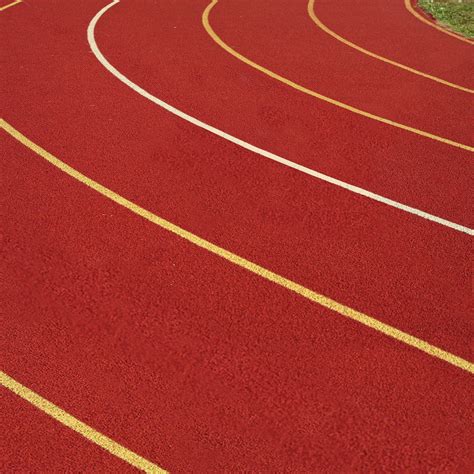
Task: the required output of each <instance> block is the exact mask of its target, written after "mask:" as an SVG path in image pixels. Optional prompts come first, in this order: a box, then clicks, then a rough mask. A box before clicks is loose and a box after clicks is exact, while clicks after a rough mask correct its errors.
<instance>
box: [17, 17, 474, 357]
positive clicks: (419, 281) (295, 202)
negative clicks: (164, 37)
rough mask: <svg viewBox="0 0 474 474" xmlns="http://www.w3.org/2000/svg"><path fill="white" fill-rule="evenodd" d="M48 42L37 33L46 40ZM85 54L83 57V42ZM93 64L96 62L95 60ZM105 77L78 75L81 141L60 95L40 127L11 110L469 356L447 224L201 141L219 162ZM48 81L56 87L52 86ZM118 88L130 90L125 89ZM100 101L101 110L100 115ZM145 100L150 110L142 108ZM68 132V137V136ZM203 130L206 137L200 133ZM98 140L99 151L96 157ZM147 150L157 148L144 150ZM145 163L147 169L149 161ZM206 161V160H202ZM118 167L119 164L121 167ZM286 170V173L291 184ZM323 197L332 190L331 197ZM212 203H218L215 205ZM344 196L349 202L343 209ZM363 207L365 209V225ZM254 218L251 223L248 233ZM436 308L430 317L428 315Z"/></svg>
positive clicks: (78, 155) (214, 236) (110, 173)
mask: <svg viewBox="0 0 474 474" xmlns="http://www.w3.org/2000/svg"><path fill="white" fill-rule="evenodd" d="M76 16H77V15H76ZM43 45H44V41H43V43H42V46H41V47H43ZM50 46H51V47H53V45H50ZM69 54H70V53H69ZM36 55H37V53H36ZM86 57H88V58H90V54H89V55H86ZM56 60H57V58H54V59H53V62H52V63H51V64H50V65H49V66H48V68H46V69H47V71H48V75H49V74H52V75H51V76H49V79H48V80H44V81H41V83H42V84H47V86H48V87H51V88H52V91H54V90H55V87H57V84H58V83H55V82H54V81H55V79H54V77H55V75H54V64H55V61H56ZM61 67H62V66H61ZM81 70H82V71H83V70H84V66H82V67H81ZM99 71H101V69H100V68H98V69H97V72H99ZM94 74H95V73H94ZM101 77H103V76H101V75H99V74H97V77H95V76H94V84H95V87H96V88H98V90H97V91H96V93H97V95H94V97H93V99H92V97H91V96H90V94H91V91H90V90H89V89H90V87H89V84H90V81H91V78H90V76H88V77H87V78H85V85H84V91H86V90H87V91H88V94H89V96H88V99H89V100H91V102H93V103H94V109H96V112H95V115H94V116H90V114H85V115H84V120H83V121H82V120H81V121H80V122H76V123H75V125H76V126H77V124H78V123H80V124H81V126H80V127H79V130H80V135H79V136H80V137H83V136H87V137H88V140H87V141H84V140H81V141H80V142H79V143H78V142H77V140H78V138H75V139H74V137H79V136H78V135H77V134H76V135H75V133H77V128H76V127H74V124H72V123H68V122H64V121H62V123H61V134H57V133H51V131H52V130H54V129H55V127H56V128H57V126H58V125H57V123H58V122H57V119H54V117H51V116H50V115H48V114H49V113H52V110H51V109H53V110H54V107H55V106H58V109H57V111H56V112H55V113H56V114H58V113H59V114H60V113H63V112H62V107H61V106H63V103H61V104H59V103H55V102H54V101H51V103H48V100H47V98H46V100H45V102H42V104H46V105H47V107H48V109H49V110H48V114H47V115H44V114H43V113H42V112H43V111H42V112H41V113H40V116H41V127H38V125H37V123H36V124H35V122H33V121H34V120H35V119H37V118H38V117H39V116H38V115H36V117H35V113H38V112H37V111H36V112H33V111H31V110H30V112H29V113H28V115H25V114H21V115H22V116H21V118H20V117H17V120H20V121H21V122H23V123H24V121H25V120H26V121H28V120H32V122H30V125H29V127H30V129H31V132H32V133H33V135H36V136H41V135H42V134H44V135H43V139H45V140H47V142H48V143H51V144H52V145H53V143H55V144H54V145H53V148H54V149H52V150H51V151H53V152H54V153H55V154H57V155H60V154H61V153H64V154H65V156H66V157H67V160H68V161H69V162H71V164H73V165H75V166H78V167H79V168H80V169H82V170H84V171H85V170H87V172H88V173H89V174H90V175H92V176H93V177H96V178H97V179H99V178H100V180H101V181H102V182H104V183H105V184H107V185H108V186H109V187H111V188H113V189H117V190H119V191H120V192H123V193H125V195H126V196H127V197H129V198H130V199H133V200H135V201H137V202H140V203H141V204H143V205H146V206H147V207H148V208H150V209H152V210H157V212H159V213H160V214H161V215H164V216H165V217H166V216H167V217H172V218H173V220H174V221H175V222H177V223H179V224H181V225H182V226H184V227H186V228H188V229H190V230H193V231H194V232H195V233H198V234H199V235H202V236H204V237H206V238H208V239H209V240H212V241H214V242H217V243H220V244H221V245H222V246H225V247H226V248H229V249H231V250H233V251H235V252H236V253H239V254H241V255H244V256H246V257H247V258H249V259H251V260H254V261H257V262H258V263H261V264H263V265H265V266H266V267H268V268H271V269H272V270H275V271H277V272H278V273H281V274H283V275H285V276H287V277H290V278H292V279H295V280H296V281H298V282H300V283H303V284H304V285H306V286H309V287H310V288H314V289H317V290H318V291H321V292H323V293H325V294H328V295H330V296H332V297H335V298H336V296H337V298H336V299H339V301H343V302H346V303H351V305H352V306H355V307H357V308H358V309H362V308H363V309H364V310H365V311H366V312H369V311H368V310H369V309H370V310H371V311H370V312H371V313H377V315H379V314H381V317H382V318H383V319H384V320H385V321H387V322H388V321H390V322H391V323H397V324H398V323H401V324H402V327H403V328H404V329H406V330H408V329H410V331H412V332H413V333H414V334H416V335H421V334H423V337H426V338H427V339H428V340H429V341H431V342H436V344H437V345H440V346H441V347H446V348H448V349H452V350H453V352H456V353H459V354H460V355H463V354H465V355H466V357H470V351H469V349H468V342H467V340H466V334H467V332H466V331H467V330H466V327H467V326H463V325H462V324H466V325H469V320H468V319H466V318H465V316H464V315H465V314H467V312H466V309H465V307H466V305H467V302H468V299H466V296H465V295H467V294H468V291H469V280H468V278H467V276H466V275H467V274H468V273H466V272H468V266H469V265H468V261H466V260H465V258H466V257H465V256H466V255H468V252H469V241H468V240H463V239H457V238H456V239H454V240H451V236H449V235H444V234H440V233H437V232H434V233H433V234H432V233H431V231H429V229H430V227H422V228H423V229H425V230H423V231H422V232H426V231H428V232H429V236H428V234H424V235H425V236H426V239H431V240H432V242H433V248H426V246H425V245H424V242H423V239H420V238H419V234H420V229H421V228H420V227H419V226H418V224H417V225H416V227H415V228H413V231H411V232H412V233H413V236H414V238H413V239H407V237H406V235H407V228H406V227H405V226H406V222H409V221H406V220H401V221H399V224H395V221H394V217H393V216H391V215H389V216H383V215H379V213H378V211H376V210H373V209H372V208H371V207H370V206H366V205H364V204H362V207H360V208H359V210H358V211H357V212H356V213H354V208H353V205H354V204H353V203H351V202H345V200H343V201H342V202H341V201H340V199H341V198H340V196H338V195H333V193H332V192H331V193H327V191H326V190H325V189H320V191H318V192H317V193H316V191H315V193H316V194H314V195H312V196H311V200H309V198H308V196H307V194H308V193H307V192H306V190H307V189H308V184H306V182H305V181H300V179H299V177H298V178H296V177H290V175H284V176H281V174H280V171H279V170H278V169H276V168H272V166H269V165H264V168H262V165H261V163H260V162H255V161H254V159H253V157H246V155H240V154H239V155H238V160H239V161H238V162H237V165H235V166H237V168H234V165H232V163H233V161H235V155H234V154H233V153H235V152H234V151H230V150H232V149H231V148H225V145H224V144H222V143H221V142H220V141H210V142H208V143H209V144H208V145H206V148H207V147H209V148H210V149H214V147H217V148H216V149H217V156H220V157H227V156H228V157H229V159H227V158H226V160H225V161H223V162H222V163H219V162H216V160H215V157H214V155H211V156H206V155H202V156H200V158H199V162H196V159H195V157H196V151H195V148H194V146H193V144H192V143H189V144H186V141H187V139H186V138H185V137H186V135H185V133H184V132H183V130H185V129H184V128H182V124H181V123H180V121H176V122H173V121H172V120H171V121H170V120H169V115H167V114H165V115H162V117H167V118H164V119H163V120H164V121H163V122H162V121H160V129H159V130H160V134H159V135H157V134H156V120H157V119H156V118H155V119H153V118H152V117H159V116H160V115H159V112H158V111H157V110H156V109H157V108H156V107H154V106H153V107H148V106H147V105H146V104H145V103H143V102H138V103H135V100H136V97H135V95H134V94H130V97H134V99H131V102H130V104H129V105H126V103H125V104H123V105H119V104H118V102H119V101H118V100H117V97H115V96H114V97H110V96H109V97H107V96H106V93H105V92H104V91H108V90H110V86H109V82H108V81H107V79H104V84H103V86H104V89H103V90H102V89H101V88H100V84H101V81H102V79H99V78H101ZM111 79H113V78H111ZM112 83H113V80H112V81H111V84H112ZM61 84H63V85H62V86H61V87H65V88H66V91H65V93H63V96H64V97H68V98H69V89H68V84H70V83H69V82H66V83H64V82H61ZM74 86H75V87H76V89H75V90H74V89H71V90H70V92H71V93H72V92H73V91H74V92H75V95H74V94H71V97H70V98H69V99H68V100H70V101H71V102H70V103H69V110H83V109H84V105H83V103H82V102H81V101H82V94H77V81H76V82H74ZM46 92H47V91H45V95H46V97H47V96H48V94H47V93H46ZM53 93H54V94H57V91H55V92H53ZM124 94H125V96H124V97H126V94H127V92H124ZM51 97H52V96H51ZM74 97H75V98H76V99H74ZM75 100H77V101H78V102H75ZM127 100H128V99H127ZM17 102H18V103H19V102H20V101H17ZM120 102H126V101H123V100H122V101H120ZM30 103H31V102H30ZM98 105H100V106H99V107H98ZM121 107H124V108H121ZM101 110H102V112H103V116H100V115H99V114H100V111H101ZM151 110H153V115H149V111H151ZM110 113H113V114H116V121H114V122H112V121H111V120H110ZM155 114H157V115H156V116H155ZM53 115H54V114H53ZM127 116H133V117H134V118H135V120H137V122H138V123H140V124H152V125H151V126H150V128H149V129H144V128H143V127H142V129H131V128H130V127H129V123H128V122H127V123H125V124H123V123H122V124H120V117H127ZM56 117H59V115H56ZM55 120H56V124H55ZM76 120H77V117H76ZM153 120H154V121H153ZM165 121H166V122H165ZM168 122H169V123H168ZM167 123H168V125H169V127H171V128H169V131H168V132H167V133H168V135H166V134H165V129H166V124H167ZM68 127H71V128H70V129H69V128H68ZM87 131H88V132H87ZM99 131H101V132H100V133H99ZM68 134H69V137H70V138H69V140H66V141H64V139H65V138H66V137H67V136H68ZM83 134H84V135H83ZM176 134H179V136H180V141H179V147H178V151H179V153H177V148H176V147H177V144H178V143H177V141H176V139H175V138H173V136H175V135H176ZM95 136H100V143H99V142H98V141H97V140H95V139H94V137H95ZM124 136H127V137H129V139H131V148H128V149H127V148H126V143H125V142H124V141H123V139H122V138H123V137H124ZM165 136H168V137H169V144H168V146H165V144H166V143H167V140H166V139H164V137H165ZM198 136H199V139H201V135H198ZM202 136H205V135H202ZM203 139H204V140H206V139H205V138H203ZM35 140H36V141H39V143H41V141H40V140H37V139H36V138H35ZM78 145H80V146H79V147H78ZM222 147H224V148H222ZM102 150H104V153H105V155H104V156H103V157H102V158H103V159H100V158H101V152H102ZM150 150H153V152H152V153H151V154H150ZM158 150H160V152H158ZM130 157H133V160H131V159H130ZM232 157H233V158H232ZM177 160H184V161H181V162H179V161H177ZM241 160H245V161H241ZM151 163H153V165H152V168H151V169H152V170H153V172H152V174H150V171H149V170H150V164H151ZM205 163H208V165H206V166H204V165H205ZM243 163H244V167H245V169H247V171H248V172H249V175H250V176H253V179H256V180H257V183H266V180H267V179H268V173H271V176H272V179H271V182H272V186H271V187H270V188H268V189H267V190H266V191H265V193H263V194H262V189H264V188H262V187H259V186H257V187H255V186H254V185H253V184H252V182H249V183H244V184H242V176H241V174H239V173H238V172H236V170H237V169H241V167H242V164H243ZM207 168H209V169H207ZM118 169H120V173H117V170H118ZM216 174H217V175H218V176H226V179H225V180H221V181H219V182H216V181H215V175H216ZM213 176H214V177H213ZM130 177H133V179H132V180H131V179H130ZM288 179H291V180H292V181H291V185H290V186H288ZM294 179H296V181H293V180H294ZM228 180H230V181H228ZM280 180H281V181H280ZM157 185H158V186H159V187H160V193H159V194H157V193H156V186H157ZM211 190H212V191H211ZM298 190H299V191H298ZM196 195H199V196H200V197H201V201H200V202H196V198H195V196H196ZM242 196H246V199H247V197H248V204H245V203H244V202H242ZM328 199H331V203H330V204H328V201H327V200H328ZM332 200H334V201H332ZM216 203H219V206H218V207H217V206H216ZM270 203H271V205H270ZM321 203H324V206H321ZM341 206H348V207H347V208H346V207H344V210H342V207H341ZM358 206H359V204H358ZM326 207H327V209H326ZM333 207H338V208H339V209H340V212H339V213H337V214H334V213H333V212H332V211H331V208H333ZM277 209H278V210H277ZM371 209H372V210H371ZM367 213H369V214H367ZM366 215H371V216H372V217H371V221H370V225H369V226H368V228H367V217H366ZM229 216H232V219H229ZM303 216H306V218H304V217H303ZM308 216H311V217H310V218H309V217H308ZM372 219H373V220H372ZM395 219H397V218H395ZM252 222H259V225H258V226H257V227H255V226H254V225H252ZM289 223H290V224H289ZM348 223H350V224H349V225H350V226H351V229H352V230H353V231H351V232H342V235H340V236H338V239H337V241H336V242H335V241H334V239H333V237H332V235H333V232H334V229H340V228H343V227H344V226H347V225H348ZM388 223H389V224H388ZM341 226H342V227H341ZM399 226H400V227H399ZM249 228H251V229H252V232H251V234H249V231H248V229H249ZM395 229H398V230H395ZM359 233H362V235H364V237H365V238H367V239H369V240H368V241H369V242H371V241H372V242H374V243H373V245H372V244H370V243H369V244H367V245H366V246H361V245H360V243H358V242H357V239H356V238H355V235H358V234H359ZM304 236H317V238H316V239H315V238H312V237H310V238H309V239H308V238H307V237H304ZM415 236H416V237H415ZM394 239H395V241H397V242H398V241H400V242H398V243H397V249H394V248H393V242H394ZM354 249H356V250H355V251H354ZM374 249H376V251H374ZM315 259H316V260H315ZM315 261H316V264H315V263H314V262H315ZM414 265H415V266H416V268H417V270H415V268H414ZM427 267H428V268H430V269H431V268H432V270H431V271H430V274H425V273H424V272H423V270H422V269H423V268H427ZM446 275H449V279H446ZM384 278H385V280H384ZM402 282H403V283H402ZM368 295H370V296H368ZM420 295H421V297H420ZM407 298H408V299H409V301H414V302H415V303H414V305H412V306H411V307H410V310H409V314H406V301H407ZM352 303H354V304H352ZM370 312H369V313H370ZM453 314H455V315H458V316H457V317H458V320H456V321H455V320H454V319H453V317H452V315H453ZM433 320H436V321H437V323H436V324H435V325H433V324H432V321H433ZM439 321H443V324H444V326H442V325H439V324H438V322H439ZM461 321H465V322H463V323H461ZM454 349H455V350H454Z"/></svg>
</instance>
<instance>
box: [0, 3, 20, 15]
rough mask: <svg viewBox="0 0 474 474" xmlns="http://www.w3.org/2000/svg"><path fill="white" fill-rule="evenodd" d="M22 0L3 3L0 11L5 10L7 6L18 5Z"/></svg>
mask: <svg viewBox="0 0 474 474" xmlns="http://www.w3.org/2000/svg"><path fill="white" fill-rule="evenodd" d="M21 1H22V0H15V1H14V2H12V3H9V4H8V5H4V6H3V7H0V12H3V10H6V9H7V8H10V7H13V6H15V5H18V4H19V3H21Z"/></svg>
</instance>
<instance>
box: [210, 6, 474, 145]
mask: <svg viewBox="0 0 474 474" xmlns="http://www.w3.org/2000/svg"><path fill="white" fill-rule="evenodd" d="M218 2H219V0H211V3H209V5H208V6H207V7H206V8H205V10H204V11H203V14H202V18H201V19H202V24H203V26H204V29H205V30H206V31H207V33H208V34H209V36H210V37H211V38H212V39H213V40H214V41H215V42H216V43H217V44H218V45H219V46H220V47H221V48H222V49H224V50H225V51H227V52H228V53H229V54H231V55H232V56H234V57H235V58H237V59H238V60H240V61H242V62H243V63H245V64H247V65H249V66H250V67H252V68H254V69H256V70H257V71H260V72H262V73H263V74H266V75H267V76H269V77H271V78H272V79H275V80H277V81H279V82H281V83H283V84H286V85H287V86H289V87H292V88H293V89H295V90H297V91H300V92H303V93H304V94H307V95H309V96H311V97H315V98H316V99H319V100H322V101H324V102H327V103H329V104H332V105H335V106H336V107H340V108H342V109H345V110H348V111H350V112H353V113H355V114H357V115H361V116H362V117H366V118H369V119H372V120H375V121H377V122H381V123H384V124H386V125H391V126H392V127H396V128H398V129H401V130H405V131H407V132H411V133H414V134H416V135H420V136H422V137H425V138H430V139H431V140H435V141H437V142H441V143H444V144H445V145H450V146H453V147H456V148H460V149H462V150H466V151H470V152H471V153H472V152H474V147H472V146H470V145H465V144H464V143H459V142H456V141H454V140H451V139H449V138H444V137H440V136H438V135H434V134H433V133H429V132H425V131H424V130H420V129H418V128H415V127H410V126H409V125H404V124H402V123H399V122H395V121H393V120H390V119H387V118H385V117H381V116H379V115H375V114H372V113H370V112H366V111H365V110H361V109H358V108H357V107H353V106H352V105H349V104H345V103H344V102H340V101H338V100H336V99H332V98H331V97H327V96H325V95H323V94H320V93H319V92H316V91H313V90H311V89H308V88H307V87H304V86H302V85H300V84H297V83H296V82H293V81H291V80H289V79H287V78H286V77H283V76H280V75H279V74H277V73H275V72H273V71H270V70H269V69H267V68H265V67H263V66H261V65H260V64H257V63H255V62H254V61H252V60H251V59H249V58H247V57H245V56H243V55H242V54H240V53H239V52H237V51H235V50H234V49H232V48H231V47H230V46H229V45H228V44H227V43H225V42H224V41H223V40H222V39H221V38H220V36H219V35H218V34H217V33H216V32H215V31H214V29H213V28H212V26H211V24H210V22H209V15H210V13H211V10H212V9H213V8H214V7H215V6H216V5H217V3H218Z"/></svg>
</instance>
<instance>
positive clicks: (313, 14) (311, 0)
mask: <svg viewBox="0 0 474 474" xmlns="http://www.w3.org/2000/svg"><path fill="white" fill-rule="evenodd" d="M315 3H316V0H309V2H308V14H309V17H310V18H311V20H312V21H313V22H314V23H315V24H316V26H317V27H318V28H320V29H321V30H323V31H324V32H325V33H327V34H328V35H330V36H332V37H333V38H335V39H337V40H338V41H340V42H341V43H343V44H345V45H346V46H349V47H350V48H353V49H355V50H357V51H359V52H361V53H362V54H365V55H367V56H370V57H372V58H375V59H378V60H379V61H382V62H384V63H387V64H390V65H392V66H395V67H398V68H400V69H403V70H405V71H408V72H411V73H413V74H416V75H417V76H421V77H424V78H426V79H430V80H432V81H435V82H438V83H440V84H443V85H445V86H448V87H452V88H453V89H458V90H460V91H463V92H468V93H469V94H474V90H473V89H469V88H467V87H464V86H460V85H458V84H454V83H452V82H449V81H446V80H445V79H441V78H440V77H436V76H432V75H431V74H428V73H426V72H423V71H419V70H418V69H414V68H412V67H410V66H406V65H405V64H401V63H398V62H396V61H393V60H392V59H389V58H386V57H384V56H380V55H379V54H376V53H373V52H372V51H369V50H368V49H365V48H362V47H361V46H359V45H357V44H355V43H352V42H351V41H349V40H347V39H346V38H343V37H342V36H340V35H339V34H337V33H336V32H335V31H333V30H331V29H330V28H329V27H328V26H327V25H325V24H324V23H323V22H322V21H321V19H320V18H319V17H318V16H317V15H316V12H315V11H314V10H315Z"/></svg>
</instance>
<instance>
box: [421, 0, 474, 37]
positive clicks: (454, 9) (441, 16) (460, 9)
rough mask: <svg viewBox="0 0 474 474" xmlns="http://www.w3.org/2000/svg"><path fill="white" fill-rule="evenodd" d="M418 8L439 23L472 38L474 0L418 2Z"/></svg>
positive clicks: (428, 0) (425, 0) (473, 33)
mask: <svg viewBox="0 0 474 474" xmlns="http://www.w3.org/2000/svg"><path fill="white" fill-rule="evenodd" d="M418 3H419V4H420V7H421V8H423V9H424V10H425V11H427V12H428V13H430V14H431V15H432V16H433V17H434V18H436V19H437V20H438V21H439V23H441V24H443V25H444V26H447V27H448V28H449V29H451V30H453V31H455V32H457V33H460V34H461V35H463V36H465V37H466V38H474V0H463V2H462V3H458V1H457V0H418Z"/></svg>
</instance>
